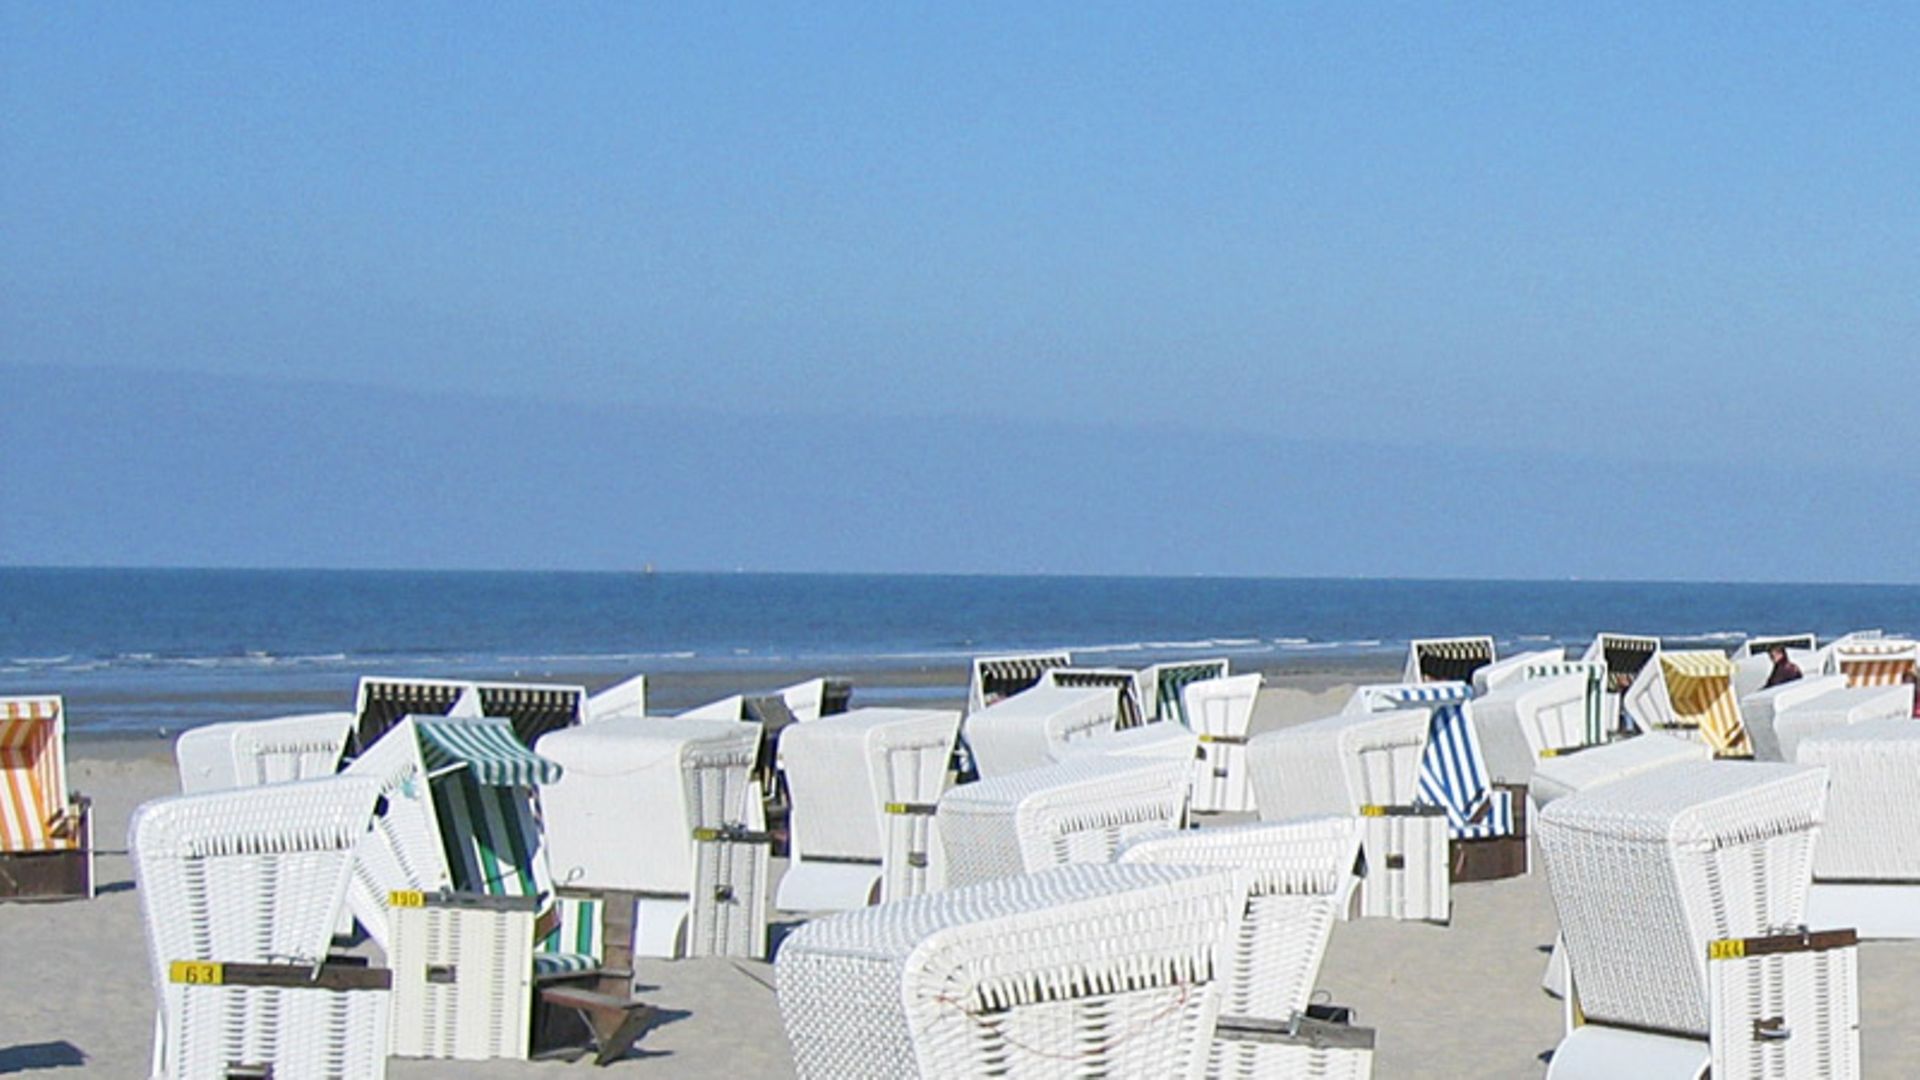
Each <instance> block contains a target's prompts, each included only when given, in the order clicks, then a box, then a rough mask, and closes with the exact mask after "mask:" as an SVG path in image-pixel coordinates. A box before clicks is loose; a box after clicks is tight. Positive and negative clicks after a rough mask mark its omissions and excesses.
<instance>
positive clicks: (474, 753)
mask: <svg viewBox="0 0 1920 1080" xmlns="http://www.w3.org/2000/svg"><path fill="white" fill-rule="evenodd" d="M348 772H350V773H362V772H363V773H366V774H369V775H373V776H376V777H378V778H379V779H380V780H381V781H382V783H383V788H384V791H385V797H386V803H387V810H386V813H385V814H384V815H383V816H382V820H381V822H380V823H379V824H377V825H376V827H375V829H374V831H373V832H372V833H370V834H369V838H368V841H367V842H366V843H363V844H362V850H361V851H359V852H357V853H356V868H355V882H354V886H353V888H352V890H351V895H352V900H353V903H354V911H355V916H356V918H359V919H360V920H361V921H362V923H363V924H364V925H366V926H367V927H368V929H369V932H370V933H371V934H372V935H373V936H375V937H376V938H379V939H381V942H382V944H383V945H384V946H385V947H386V948H387V951H388V953H389V955H390V956H391V957H392V958H393V967H394V973H395V975H394V977H395V993H394V1040H395V1041H394V1051H393V1052H394V1054H396V1055H397V1056H402V1057H450V1058H461V1059H467V1060H475V1059H484V1058H493V1057H506V1058H520V1059H524V1058H526V1057H528V1056H529V1053H530V1051H531V1050H532V1048H533V1038H532V1036H533V1030H534V1026H535V1024H536V1023H537V1022H540V1017H539V1016H538V1014H537V1013H538V1010H537V1009H536V1007H535V1006H536V1002H537V1000H539V999H540V998H547V999H550V1000H551V999H553V998H554V997H556V996H560V997H565V998H567V999H568V1000H567V1001H566V1002H565V1003H566V1004H567V1005H568V1006H570V1007H572V1008H574V1009H576V1010H578V1011H580V1012H581V1013H582V1014H583V1015H587V1019H588V1023H589V1025H590V1027H591V1028H592V1029H593V1033H594V1034H595V1035H596V1036H597V1038H596V1041H597V1042H598V1043H599V1049H600V1051H601V1056H602V1057H603V1058H604V1059H605V1060H611V1059H612V1058H613V1057H618V1056H620V1055H621V1054H623V1053H624V1052H625V1049H626V1046H628V1045H631V1043H632V1041H633V1038H635V1037H637V1035H638V1030H634V1031H633V1032H631V1033H630V1034H628V1035H627V1037H626V1038H625V1045H621V1046H619V1047H618V1048H617V1049H616V1048H614V1047H612V1046H611V1045H610V1040H611V1038H612V1036H613V1035H615V1034H617V1032H615V1031H614V1030H613V1029H614V1028H616V1027H618V1026H620V1025H621V1024H623V1023H626V1022H627V1021H628V1020H630V1019H631V1017H632V1015H633V1013H634V1012H635V1010H636V1009H637V1008H644V1007H639V1006H636V1005H634V1003H631V1002H629V1001H628V1000H627V998H628V997H629V994H630V987H631V975H630V973H629V972H628V971H627V970H626V968H627V967H628V966H629V965H630V963H631V961H630V960H629V959H628V957H627V956H620V955H616V956H615V957H614V959H615V961H616V963H615V965H614V967H612V968H609V967H608V965H607V964H606V959H607V952H608V948H609V939H610V938H612V939H618V940H615V941H614V942H613V944H614V945H616V946H617V945H619V944H620V943H622V942H625V943H627V947H628V948H629V949H630V947H631V946H630V941H631V926H632V897H631V896H627V897H625V898H624V899H625V903H624V904H622V903H619V902H617V901H618V900H619V899H620V897H619V896H618V894H608V895H606V896H604V897H602V896H595V895H585V894H562V893H558V892H557V891H556V889H555V886H554V882H553V880H552V877H551V874H550V872H549V870H548V866H547V852H546V848H545V844H544V842H543V838H542V836H541V832H540V827H539V823H538V820H537V818H536V815H535V811H534V800H535V792H536V789H537V787H538V785H540V784H542V783H551V782H553V781H555V780H557V779H559V776H560V767H559V766H558V765H556V764H554V763H553V762H551V761H548V760H547V759H545V758H542V757H540V756H539V755H537V754H535V753H534V752H533V751H531V750H529V749H527V747H526V745H525V744H524V743H522V742H521V741H520V740H519V739H518V738H517V737H516V735H515V733H514V729H513V726H512V725H511V723H510V722H509V721H508V720H506V719H505V718H503V717H478V718H454V717H440V716H433V717H422V716H408V717H404V718H402V719H401V720H400V721H399V723H397V724H396V725H395V726H394V727H393V728H392V729H391V730H389V731H388V732H387V733H386V734H385V735H383V736H381V738H380V739H379V740H378V741H377V742H376V743H374V744H373V745H372V746H370V747H369V748H368V749H367V750H366V752H365V753H363V754H362V755H361V756H360V757H359V758H357V759H356V760H355V761H354V763H353V764H352V765H350V766H349V767H348ZM621 908H625V914H624V917H623V915H622V911H621V910H620V909H621ZM376 924H377V925H378V926H379V930H378V931H376V930H375V929H374V928H375V926H376ZM610 928H611V929H613V930H617V931H619V933H609V929H610ZM574 983H587V984H590V985H589V986H588V987H587V988H586V989H585V990H581V989H580V988H579V987H577V986H572V985H570V984H574ZM582 993H584V994H585V995H587V999H596V1000H597V999H604V1000H598V1001H597V1004H598V1005H600V1006H602V1007H604V1008H603V1011H604V1010H613V1011H617V1012H619V1014H620V1015H619V1016H618V1017H609V1016H603V1015H599V1014H591V1012H592V1011H591V1010H590V1009H589V1008H588V1007H587V1005H583V1004H581V1003H580V1001H576V1000H573V999H575V998H579V997H580V995H581V994H582ZM593 1003H594V1000H589V1004H593ZM616 1006H618V1008H617V1009H616ZM588 1014H591V1015H588ZM642 1026H643V1025H642ZM603 1029H605V1030H603Z"/></svg>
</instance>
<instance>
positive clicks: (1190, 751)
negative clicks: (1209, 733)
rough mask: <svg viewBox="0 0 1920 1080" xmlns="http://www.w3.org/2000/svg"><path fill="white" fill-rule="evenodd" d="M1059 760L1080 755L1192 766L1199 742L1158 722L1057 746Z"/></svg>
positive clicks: (1175, 726) (1182, 730)
mask: <svg viewBox="0 0 1920 1080" xmlns="http://www.w3.org/2000/svg"><path fill="white" fill-rule="evenodd" d="M1058 752H1059V756H1060V760H1062V761H1065V760H1067V759H1068V758H1072V757H1075V756H1077V755H1080V754H1108V755H1112V756H1114V757H1133V758H1142V757H1144V758H1163V759H1168V760H1172V761H1181V762H1187V763H1192V762H1194V761H1196V760H1198V759H1199V756H1200V739H1199V737H1198V736H1196V735H1194V733H1193V732H1191V731H1188V730H1187V729H1186V728H1185V727H1183V726H1182V725H1180V724H1175V723H1170V722H1168V721H1164V720H1163V721H1161V722H1159V723H1157V724H1142V725H1140V726H1139V727H1137V728H1128V729H1127V730H1125V731H1102V732H1099V733H1097V734H1094V735H1089V736H1087V737H1086V738H1084V739H1074V740H1073V741H1071V742H1066V743H1062V744H1060V748H1059V751H1058Z"/></svg>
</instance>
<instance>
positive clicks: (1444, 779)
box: [1359, 682, 1513, 840]
mask: <svg viewBox="0 0 1920 1080" xmlns="http://www.w3.org/2000/svg"><path fill="white" fill-rule="evenodd" d="M1359 693H1360V694H1361V695H1362V697H1363V700H1364V701H1365V702H1366V705H1367V707H1368V708H1369V709H1405V708H1414V709H1418V708H1426V709H1430V710H1432V711H1431V712H1430V714H1429V719H1428V721H1427V746H1426V750H1425V751H1424V752H1423V753H1422V754H1421V755H1420V779H1419V784H1418V788H1417V794H1416V795H1415V796H1414V801H1415V802H1418V803H1421V804H1424V805H1426V806H1437V807H1439V808H1440V809H1441V810H1443V811H1445V812H1446V815H1447V832H1448V834H1449V835H1451V836H1452V837H1453V838H1454V839H1456V840H1460V839H1477V838H1481V837H1485V836H1488V835H1497V836H1506V835H1510V834H1511V833H1512V832H1513V819H1512V815H1511V814H1510V813H1506V814H1504V816H1503V815H1502V814H1501V813H1493V814H1489V813H1488V811H1489V809H1490V807H1489V803H1488V800H1489V799H1491V798H1492V797H1493V796H1494V795H1495V794H1496V793H1495V792H1494V791H1493V788H1492V786H1491V785H1490V784H1489V783H1488V781H1487V766H1486V759H1485V758H1484V757H1482V756H1481V753H1480V737H1479V736H1478V735H1477V734H1476V733H1475V732H1474V730H1473V719H1472V718H1471V717H1469V716H1468V715H1467V708H1468V701H1469V700H1470V699H1471V698H1472V697H1473V688H1472V687H1471V686H1468V685H1467V684H1466V683H1461V682H1440V683H1395V684H1389V685H1384V686H1365V687H1361V688H1360V691H1359ZM1509 809H1510V808H1509Z"/></svg>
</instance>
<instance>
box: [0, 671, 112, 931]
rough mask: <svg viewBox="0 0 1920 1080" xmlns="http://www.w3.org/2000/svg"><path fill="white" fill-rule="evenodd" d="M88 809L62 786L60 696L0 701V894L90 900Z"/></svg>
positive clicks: (63, 755)
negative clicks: (85, 898) (68, 897)
mask: <svg viewBox="0 0 1920 1080" xmlns="http://www.w3.org/2000/svg"><path fill="white" fill-rule="evenodd" d="M91 808H92V804H91V801H90V800H88V799H87V798H85V797H84V796H80V795H76V794H72V793H70V792H69V791H68V790H67V729H66V708H65V703H64V702H63V701H62V700H61V698H60V697H59V696H58V695H43V696H34V697H6V698H0V899H20V898H26V897H36V898H39V897H60V896H71V897H88V898H91V897H92V896H93V890H94V884H93V818H92V814H91Z"/></svg>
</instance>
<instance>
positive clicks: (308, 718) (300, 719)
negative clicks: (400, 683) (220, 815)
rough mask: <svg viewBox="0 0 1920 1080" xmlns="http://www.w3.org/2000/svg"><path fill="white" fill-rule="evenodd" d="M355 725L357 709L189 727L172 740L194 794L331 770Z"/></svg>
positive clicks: (183, 781) (187, 788)
mask: <svg viewBox="0 0 1920 1080" xmlns="http://www.w3.org/2000/svg"><path fill="white" fill-rule="evenodd" d="M352 727H353V714H352V713H345V712H332V713H312V714H309V715H305V716H282V717H276V718H274V719H272V720H238V721H232V722H228V723H220V724H207V725H204V726H202V727H197V728H189V729H188V730H186V731H184V732H182V733H181V734H180V737H179V738H178V739H176V740H174V744H173V756H174V760H175V762H176V763H177V764H178V765H179V767H180V790H181V791H182V792H184V793H187V794H193V793H194V792H198V791H222V790H225V789H227V788H236V787H257V786H259V785H261V784H277V783H282V782H284V781H287V780H313V779H317V778H319V777H323V776H332V775H333V774H334V773H336V772H338V771H339V769H340V756H341V754H343V753H345V752H346V748H347V732H348V731H349V730H351V729H352Z"/></svg>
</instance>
